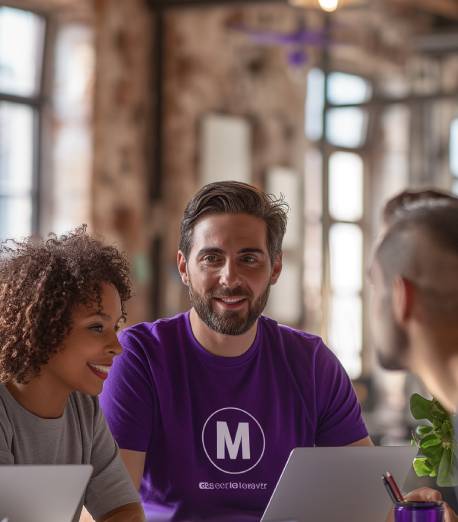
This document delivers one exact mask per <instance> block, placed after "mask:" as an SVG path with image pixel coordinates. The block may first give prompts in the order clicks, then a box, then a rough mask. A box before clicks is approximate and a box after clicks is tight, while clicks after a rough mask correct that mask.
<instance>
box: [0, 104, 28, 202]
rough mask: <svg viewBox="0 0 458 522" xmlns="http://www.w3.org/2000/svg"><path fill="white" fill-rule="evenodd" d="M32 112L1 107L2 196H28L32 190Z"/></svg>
mask: <svg viewBox="0 0 458 522" xmlns="http://www.w3.org/2000/svg"><path fill="white" fill-rule="evenodd" d="M33 119H34V114H33V109H31V108H30V107H28V106H25V105H20V104H16V103H6V102H5V103H0V194H3V195H5V194H21V195H24V194H27V193H28V192H30V190H31V188H32V167H33Z"/></svg>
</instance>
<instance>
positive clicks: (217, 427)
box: [202, 407, 266, 475]
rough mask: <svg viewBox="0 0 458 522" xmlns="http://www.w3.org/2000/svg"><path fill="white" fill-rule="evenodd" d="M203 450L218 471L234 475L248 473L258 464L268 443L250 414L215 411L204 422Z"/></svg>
mask: <svg viewBox="0 0 458 522" xmlns="http://www.w3.org/2000/svg"><path fill="white" fill-rule="evenodd" d="M202 446H203V448H204V451H205V455H207V457H208V460H209V461H210V462H211V463H212V464H213V466H215V468H217V469H219V470H220V471H222V472H223V473H230V474H234V475H235V474H239V473H246V472H247V471H250V470H252V469H253V468H254V467H255V466H256V465H257V464H258V463H259V461H260V460H261V459H262V457H263V455H264V450H265V447H266V439H265V436H264V431H263V430H262V428H261V425H260V424H259V422H258V421H257V420H256V419H255V418H254V417H253V415H251V413H248V412H247V411H245V410H242V409H240V408H233V407H228V408H221V409H220V410H216V411H215V412H213V413H212V414H211V415H210V416H209V417H208V419H207V420H206V421H205V423H204V426H203V428H202Z"/></svg>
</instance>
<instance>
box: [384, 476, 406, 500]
mask: <svg viewBox="0 0 458 522" xmlns="http://www.w3.org/2000/svg"><path fill="white" fill-rule="evenodd" d="M383 479H384V480H383V483H384V484H385V487H388V488H389V489H390V491H391V493H392V498H394V499H395V502H404V497H403V496H402V493H401V490H400V489H399V486H398V485H397V484H396V481H395V480H394V477H393V475H392V474H391V473H390V472H389V471H387V472H386V473H384V474H383ZM390 496H391V495H390Z"/></svg>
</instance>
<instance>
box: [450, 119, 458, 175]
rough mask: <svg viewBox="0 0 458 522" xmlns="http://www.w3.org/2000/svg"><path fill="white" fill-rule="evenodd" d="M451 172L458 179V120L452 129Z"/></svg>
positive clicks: (454, 121) (453, 123) (454, 122)
mask: <svg viewBox="0 0 458 522" xmlns="http://www.w3.org/2000/svg"><path fill="white" fill-rule="evenodd" d="M449 150H450V152H449V153H450V170H451V171H452V174H453V175H454V176H457V177H458V118H457V119H456V120H453V122H452V125H451V127H450V149H449Z"/></svg>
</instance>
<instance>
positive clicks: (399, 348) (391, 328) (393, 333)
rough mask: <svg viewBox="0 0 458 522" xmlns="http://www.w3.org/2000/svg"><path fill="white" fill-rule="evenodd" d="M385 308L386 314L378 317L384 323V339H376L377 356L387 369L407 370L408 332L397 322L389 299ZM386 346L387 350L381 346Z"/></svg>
mask: <svg viewBox="0 0 458 522" xmlns="http://www.w3.org/2000/svg"><path fill="white" fill-rule="evenodd" d="M383 310H386V312H385V314H386V315H385V316H384V317H381V318H379V319H378V318H377V319H378V320H380V321H382V323H383V333H382V335H383V339H382V340H380V341H379V340H378V339H375V344H376V346H377V358H378V360H379V363H380V365H381V366H382V367H383V368H385V369H386V370H406V369H407V362H406V359H407V351H408V339H407V334H406V332H405V331H404V330H403V329H402V328H401V327H400V326H399V325H398V324H397V323H396V321H395V319H394V315H393V311H392V309H391V306H390V302H389V300H387V302H386V303H385V305H384V307H383ZM381 346H384V347H385V350H382V349H381V348H380V347H381Z"/></svg>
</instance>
